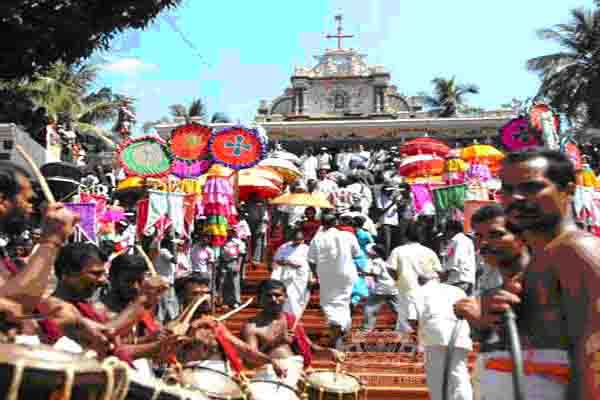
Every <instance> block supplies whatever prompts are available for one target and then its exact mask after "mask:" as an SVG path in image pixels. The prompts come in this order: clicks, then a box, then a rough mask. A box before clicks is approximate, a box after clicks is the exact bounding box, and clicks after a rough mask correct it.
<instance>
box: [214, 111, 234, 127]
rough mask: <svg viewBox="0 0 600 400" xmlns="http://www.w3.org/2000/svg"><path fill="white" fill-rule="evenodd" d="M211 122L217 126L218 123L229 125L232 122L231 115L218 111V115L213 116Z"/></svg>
mask: <svg viewBox="0 0 600 400" xmlns="http://www.w3.org/2000/svg"><path fill="white" fill-rule="evenodd" d="M210 122H211V123H212V124H217V123H223V124H228V123H230V122H231V118H229V115H227V114H225V113H224V112H221V111H217V112H216V113H214V114H213V116H212V118H211V120H210Z"/></svg>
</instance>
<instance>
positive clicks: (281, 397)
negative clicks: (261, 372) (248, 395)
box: [250, 379, 298, 400]
mask: <svg viewBox="0 0 600 400" xmlns="http://www.w3.org/2000/svg"><path fill="white" fill-rule="evenodd" d="M250 391H251V392H252V398H253V399H254V400H263V399H264V400H296V399H298V395H297V394H296V391H295V390H294V388H293V387H291V386H288V385H286V384H284V383H281V382H276V381H267V380H261V379H253V380H251V381H250Z"/></svg>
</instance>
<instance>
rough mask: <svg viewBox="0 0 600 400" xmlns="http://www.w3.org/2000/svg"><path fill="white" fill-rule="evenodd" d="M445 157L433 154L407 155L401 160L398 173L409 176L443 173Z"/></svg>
mask: <svg viewBox="0 0 600 400" xmlns="http://www.w3.org/2000/svg"><path fill="white" fill-rule="evenodd" d="M443 171H444V159H443V158H441V157H438V156H436V155H433V154H421V155H417V156H410V157H406V158H405V159H403V160H402V161H401V162H400V166H399V167H398V173H399V174H400V175H402V176H405V177H408V178H414V177H418V176H435V175H441V174H442V172H443Z"/></svg>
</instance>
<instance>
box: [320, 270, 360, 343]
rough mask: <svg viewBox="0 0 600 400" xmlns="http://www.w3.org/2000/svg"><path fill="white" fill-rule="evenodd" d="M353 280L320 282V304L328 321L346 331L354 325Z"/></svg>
mask: <svg viewBox="0 0 600 400" xmlns="http://www.w3.org/2000/svg"><path fill="white" fill-rule="evenodd" d="M352 287H353V281H352V280H346V281H343V280H341V279H340V280H337V281H336V280H327V281H325V280H324V279H322V280H321V282H320V292H319V298H320V304H321V309H322V310H323V313H324V314H325V318H327V323H328V324H330V325H333V324H335V325H339V326H340V327H341V328H342V329H343V330H344V331H347V330H349V329H350V328H351V327H352V316H351V315H350V300H351V299H352Z"/></svg>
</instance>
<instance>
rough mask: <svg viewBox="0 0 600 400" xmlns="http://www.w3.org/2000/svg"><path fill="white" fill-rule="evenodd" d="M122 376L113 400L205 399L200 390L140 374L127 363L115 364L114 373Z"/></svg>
mask: <svg viewBox="0 0 600 400" xmlns="http://www.w3.org/2000/svg"><path fill="white" fill-rule="evenodd" d="M120 374H122V375H123V376H124V379H123V381H124V382H125V384H123V385H119V386H117V387H116V388H115V392H114V396H113V400H206V399H207V398H206V396H205V395H204V394H203V393H202V392H200V391H197V390H196V391H192V390H187V389H184V388H183V387H181V386H179V385H169V384H168V383H165V382H163V381H161V380H159V379H155V378H149V377H147V376H141V375H139V374H138V373H136V371H135V370H133V369H131V368H129V367H128V366H127V365H124V364H122V363H120V364H119V365H118V366H115V375H116V376H119V375H120Z"/></svg>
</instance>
